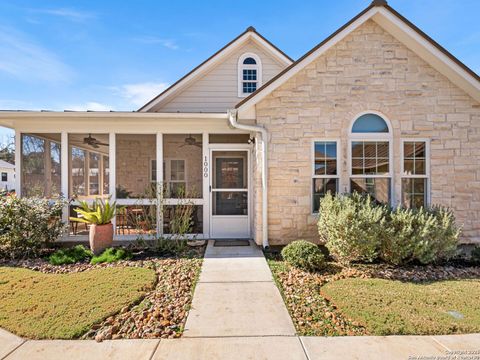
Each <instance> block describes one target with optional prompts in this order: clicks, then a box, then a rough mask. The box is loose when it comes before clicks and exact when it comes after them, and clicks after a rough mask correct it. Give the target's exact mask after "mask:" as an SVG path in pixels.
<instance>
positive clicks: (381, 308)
mask: <svg viewBox="0 0 480 360" xmlns="http://www.w3.org/2000/svg"><path fill="white" fill-rule="evenodd" d="M321 293H322V294H324V295H325V297H326V298H328V299H330V300H331V302H332V303H334V304H335V306H337V308H338V309H340V311H341V312H342V314H344V315H345V316H347V317H349V318H352V319H356V320H357V321H359V322H360V323H361V324H363V325H364V326H365V327H366V329H367V331H368V332H369V333H370V334H375V335H392V334H401V335H407V334H424V335H427V334H428V335H432V334H453V333H474V332H479V331H480V307H479V306H478V305H479V299H480V280H450V281H439V282H432V283H419V284H415V283H405V282H400V281H394V280H385V279H359V278H351V279H342V280H338V281H333V282H331V283H328V284H326V285H324V286H323V287H322V288H321Z"/></svg>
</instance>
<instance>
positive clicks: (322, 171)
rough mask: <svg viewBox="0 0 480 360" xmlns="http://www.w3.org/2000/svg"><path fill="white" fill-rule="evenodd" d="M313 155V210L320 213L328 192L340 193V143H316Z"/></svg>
mask: <svg viewBox="0 0 480 360" xmlns="http://www.w3.org/2000/svg"><path fill="white" fill-rule="evenodd" d="M313 153H314V156H313V158H314V161H313V179H312V187H313V192H312V194H313V199H312V210H313V212H318V209H319V207H320V200H321V199H322V198H323V197H324V196H325V195H326V194H327V192H328V191H330V192H331V193H333V194H335V193H337V192H338V176H339V170H338V159H339V155H338V142H337V141H336V140H334V141H315V142H314V145H313Z"/></svg>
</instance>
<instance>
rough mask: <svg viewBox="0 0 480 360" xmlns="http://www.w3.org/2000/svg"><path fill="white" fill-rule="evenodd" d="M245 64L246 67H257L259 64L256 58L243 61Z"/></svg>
mask: <svg viewBox="0 0 480 360" xmlns="http://www.w3.org/2000/svg"><path fill="white" fill-rule="evenodd" d="M243 63H244V64H245V65H255V64H256V63H257V62H256V61H255V59H254V58H252V57H247V58H246V59H245V60H243Z"/></svg>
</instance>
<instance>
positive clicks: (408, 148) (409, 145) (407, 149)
mask: <svg viewBox="0 0 480 360" xmlns="http://www.w3.org/2000/svg"><path fill="white" fill-rule="evenodd" d="M414 148H415V146H414V143H413V142H404V143H403V156H404V157H405V158H413V154H414V153H415V150H414Z"/></svg>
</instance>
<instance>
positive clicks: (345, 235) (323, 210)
mask: <svg viewBox="0 0 480 360" xmlns="http://www.w3.org/2000/svg"><path fill="white" fill-rule="evenodd" d="M319 212H320V214H319V220H318V230H319V234H320V239H321V241H322V242H324V243H325V246H326V247H327V249H328V250H329V252H330V255H331V256H332V257H333V258H334V259H336V260H337V261H339V262H341V263H350V262H352V261H367V262H370V261H373V260H374V259H375V258H376V257H377V254H378V248H379V245H380V239H381V237H382V233H383V232H384V231H385V225H386V214H387V212H388V209H387V207H386V206H383V205H378V204H376V203H374V202H373V200H372V199H371V198H370V197H366V196H362V195H360V194H358V193H354V194H352V195H338V196H335V197H334V196H332V195H331V194H330V193H327V195H326V196H325V197H324V198H323V199H322V201H321V202H320V210H319Z"/></svg>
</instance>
